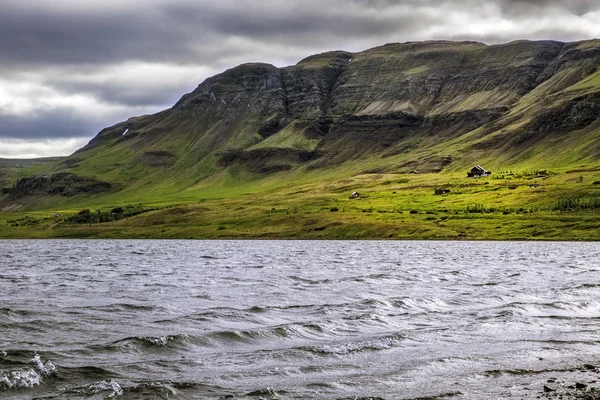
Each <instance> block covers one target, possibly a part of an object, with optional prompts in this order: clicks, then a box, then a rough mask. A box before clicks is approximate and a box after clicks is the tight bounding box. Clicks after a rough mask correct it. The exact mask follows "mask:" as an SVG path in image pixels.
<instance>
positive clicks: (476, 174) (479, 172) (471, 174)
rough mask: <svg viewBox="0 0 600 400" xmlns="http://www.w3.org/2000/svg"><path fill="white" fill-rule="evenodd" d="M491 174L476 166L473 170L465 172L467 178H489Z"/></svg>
mask: <svg viewBox="0 0 600 400" xmlns="http://www.w3.org/2000/svg"><path fill="white" fill-rule="evenodd" d="M491 174H492V172H491V171H487V170H486V169H485V168H483V167H482V166H481V165H476V166H474V167H473V168H471V171H469V172H467V176H468V177H469V178H479V177H482V176H490V175H491Z"/></svg>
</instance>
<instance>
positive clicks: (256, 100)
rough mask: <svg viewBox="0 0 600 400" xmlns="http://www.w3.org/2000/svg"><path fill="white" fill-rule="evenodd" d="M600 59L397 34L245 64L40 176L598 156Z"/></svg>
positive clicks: (568, 46) (559, 47) (158, 176)
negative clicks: (287, 60)
mask: <svg viewBox="0 0 600 400" xmlns="http://www.w3.org/2000/svg"><path fill="white" fill-rule="evenodd" d="M599 66H600V41H598V40H589V41H582V42H573V43H563V42H557V41H515V42H510V43H506V44H499V45H486V44H483V43H478V42H472V41H464V42H452V41H428V42H406V43H389V44H385V45H382V46H378V47H374V48H371V49H367V50H364V51H361V52H346V51H343V50H336V51H330V52H326V53H321V54H315V55H311V56H308V57H306V58H304V59H302V60H300V61H299V62H298V63H297V64H295V65H292V66H288V67H282V68H278V67H275V66H273V65H270V64H265V63H246V64H242V65H239V66H237V67H234V68H230V69H228V70H226V71H224V72H222V73H220V74H217V75H215V76H213V77H210V78H208V79H206V80H205V81H203V82H202V83H200V84H199V85H198V86H197V87H196V88H195V89H194V90H192V91H191V92H190V93H187V94H185V95H183V96H182V97H181V98H180V100H179V101H177V102H176V103H175V104H174V105H173V106H172V107H171V108H169V109H166V110H163V111H161V112H158V113H156V114H153V115H145V116H139V117H132V118H130V119H128V120H127V121H123V122H120V123H118V124H115V125H113V126H111V127H107V128H105V129H103V130H102V131H101V132H99V133H98V135H96V136H95V137H94V138H93V139H92V140H91V141H90V142H89V143H88V144H87V145H86V146H84V147H83V148H82V149H80V150H78V151H77V152H75V153H74V154H73V155H71V156H69V157H67V158H66V159H65V160H61V161H59V162H56V163H54V164H52V165H51V166H43V167H41V168H38V169H37V170H32V172H34V174H33V175H32V176H35V174H49V175H52V174H57V173H62V174H65V173H68V174H72V175H73V176H74V178H73V180H75V181H79V180H78V179H79V178H78V177H84V178H85V179H89V180H90V181H92V182H94V185H95V186H94V187H97V186H98V185H97V184H96V182H105V183H107V185H106V186H102V187H106V188H111V189H110V190H113V191H114V190H119V191H122V192H124V193H129V194H127V196H130V194H131V193H133V192H139V191H140V190H143V191H145V192H153V191H156V190H155V187H156V186H157V182H160V185H158V186H160V187H161V189H160V191H161V192H162V193H164V192H169V193H179V192H181V191H190V190H192V191H193V190H196V191H202V190H203V188H206V187H213V186H223V185H234V186H235V184H236V182H237V183H238V184H240V186H244V185H245V184H246V183H248V182H255V181H263V180H265V181H272V183H273V185H275V186H277V183H276V182H274V181H275V180H277V179H276V178H277V176H279V177H280V179H279V180H281V181H285V180H289V179H294V178H295V177H298V176H304V175H306V174H308V175H310V174H313V175H314V174H317V175H318V174H319V173H321V174H322V173H327V174H329V173H331V171H333V174H334V175H337V176H339V177H340V178H341V177H344V176H347V175H353V174H358V173H364V172H367V173H368V172H377V173H400V174H402V173H410V172H419V173H437V172H441V171H448V172H456V171H459V170H461V169H464V168H466V167H468V166H469V165H475V164H480V163H485V164H486V165H488V166H489V167H490V168H492V169H498V168H512V167H515V168H516V167H521V168H522V167H533V168H540V169H547V168H567V167H569V168H570V167H574V166H577V165H580V164H589V163H596V162H597V161H598V158H599V157H600V139H599V138H600V120H599V118H598V115H599V114H600V101H599V98H600V72H598V67H599ZM317 175H314V176H317ZM16 177H18V178H20V179H27V177H25V176H16ZM16 177H15V178H16ZM14 183H15V189H16V188H17V185H16V183H17V182H16V181H14ZM25 186H26V185H25ZM48 191H49V192H52V194H50V193H48V195H49V196H55V195H56V193H57V191H56V190H53V189H52V188H51V189H48ZM59 192H60V191H58V193H59ZM83 192H84V193H85V191H83ZM75 193H79V191H76V192H75ZM95 195H96V196H97V195H102V193H95ZM26 197H27V195H26V194H23V193H19V192H18V190H15V191H13V192H12V193H11V194H9V195H7V196H4V197H3V198H2V197H0V206H6V205H9V204H12V203H15V202H17V203H22V204H24V205H26V206H28V205H31V207H36V203H39V201H37V200H36V199H27V198H26ZM143 197H144V196H140V200H143ZM44 204H47V202H44Z"/></svg>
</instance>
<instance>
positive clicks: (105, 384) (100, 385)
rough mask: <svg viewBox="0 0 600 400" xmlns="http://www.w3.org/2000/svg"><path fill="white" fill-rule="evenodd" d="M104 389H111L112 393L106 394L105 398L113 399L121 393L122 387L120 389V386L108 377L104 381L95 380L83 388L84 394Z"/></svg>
mask: <svg viewBox="0 0 600 400" xmlns="http://www.w3.org/2000/svg"><path fill="white" fill-rule="evenodd" d="M106 391H112V393H111V394H109V395H108V396H106V397H105V399H114V398H116V397H117V396H122V395H123V389H121V386H120V385H119V384H118V383H117V382H116V381H113V380H112V379H111V378H108V379H106V380H104V381H100V382H96V383H94V384H92V385H90V386H88V387H87V389H86V390H85V392H86V394H90V395H91V394H96V393H99V392H106Z"/></svg>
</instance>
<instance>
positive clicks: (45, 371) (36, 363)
mask: <svg viewBox="0 0 600 400" xmlns="http://www.w3.org/2000/svg"><path fill="white" fill-rule="evenodd" d="M29 363H30V364H31V368H23V369H15V370H11V371H2V372H0V387H4V388H6V389H24V388H31V387H33V386H36V385H39V384H41V383H42V379H43V378H44V377H46V376H50V375H52V374H54V373H55V372H56V367H55V366H54V364H52V362H50V361H49V360H46V361H45V362H42V359H41V358H40V356H39V355H37V354H36V355H35V356H33V358H32V359H31V360H30V361H29Z"/></svg>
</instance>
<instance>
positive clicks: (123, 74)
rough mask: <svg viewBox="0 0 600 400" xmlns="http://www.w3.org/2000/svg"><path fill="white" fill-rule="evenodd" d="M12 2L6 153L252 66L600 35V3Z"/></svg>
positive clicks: (0, 44) (5, 23) (3, 125)
mask: <svg viewBox="0 0 600 400" xmlns="http://www.w3.org/2000/svg"><path fill="white" fill-rule="evenodd" d="M2 3H3V4H2V6H0V7H1V10H0V11H1V12H0V54H2V55H3V56H2V57H1V58H0V157H6V156H13V157H14V156H35V155H40V156H41V155H50V154H57V155H58V154H67V153H69V152H72V151H73V150H74V148H73V146H74V143H80V142H81V143H85V141H87V140H89V139H91V138H92V137H93V136H94V135H95V134H96V132H98V131H99V130H100V129H101V128H103V127H105V126H108V125H112V124H114V123H116V122H118V121H120V120H124V119H126V118H128V117H130V116H134V115H139V114H144V113H151V112H156V111H159V110H161V109H164V108H167V107H169V106H171V105H172V104H173V103H175V102H176V101H177V99H178V98H179V97H180V96H181V95H183V94H184V93H186V92H189V91H191V90H192V89H193V88H195V87H196V86H197V85H198V84H199V83H200V82H201V81H202V80H204V79H205V78H207V77H209V76H211V75H214V74H216V73H218V72H221V71H222V70H224V69H226V68H229V67H232V66H235V65H237V64H240V63H243V62H249V61H262V62H269V63H272V64H275V65H278V66H284V65H289V64H293V63H295V62H297V61H298V60H300V59H302V58H304V57H306V56H308V55H311V54H314V53H319V52H323V51H328V50H333V49H343V50H349V51H360V50H363V49H366V48H369V47H373V46H377V45H381V44H384V43H388V42H403V41H414V40H427V39H449V40H478V41H482V42H485V43H489V44H494V43H502V42H507V41H511V40H515V39H532V40H535V39H553V40H561V41H574V40H584V39H590V38H593V37H600V2H599V1H598V0H562V1H561V0H538V1H535V0H534V1H531V0H405V1H393V0H287V1H285V2H282V1H279V0H263V1H261V2H255V1H251V0H220V1H219V2H214V1H207V0H146V1H145V2H144V5H143V7H140V3H139V2H138V1H134V0H103V1H97V0H91V1H87V2H81V1H79V0H3V2H2ZM15 143H19V146H21V147H19V146H16V147H15ZM22 146H25V147H22ZM27 146H29V148H26V147H27ZM17 148H23V149H24V150H23V152H21V153H19V151H16V150H15V149H17ZM36 149H37V150H36ZM40 149H41V150H40Z"/></svg>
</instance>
